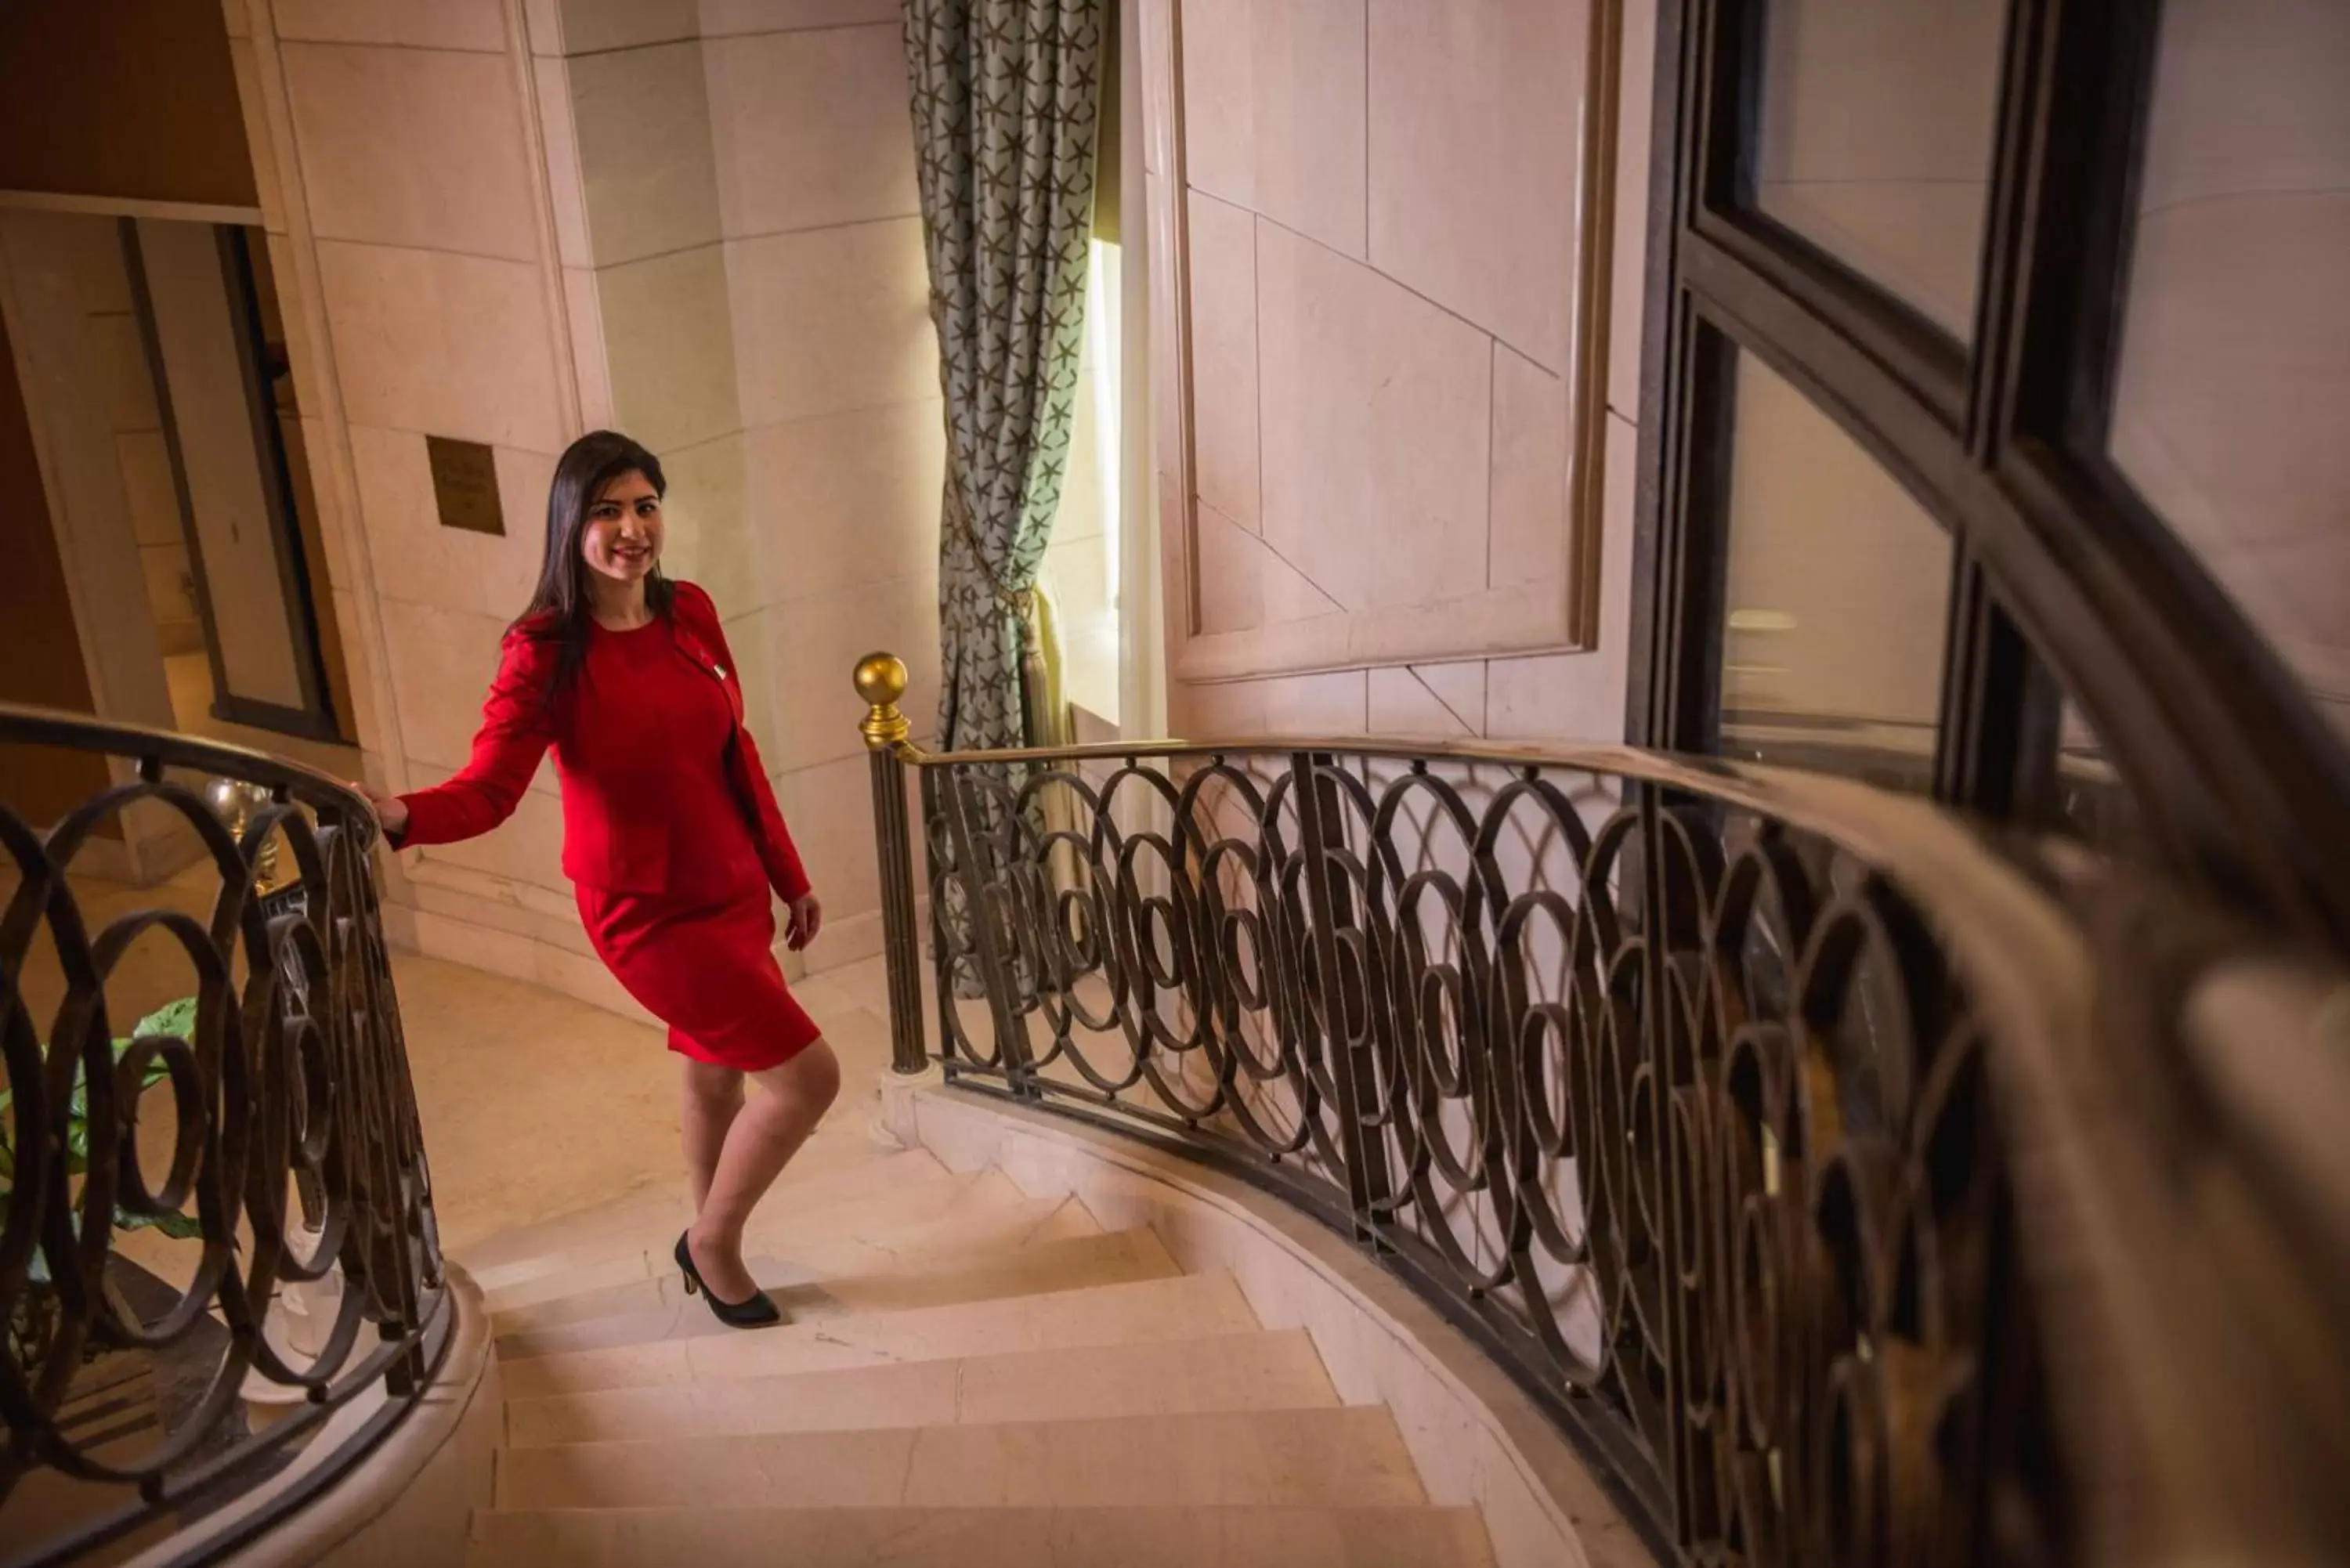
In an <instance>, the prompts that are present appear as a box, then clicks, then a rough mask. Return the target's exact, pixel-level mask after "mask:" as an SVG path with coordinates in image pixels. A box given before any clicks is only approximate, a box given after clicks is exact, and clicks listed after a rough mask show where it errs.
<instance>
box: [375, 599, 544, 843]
mask: <svg viewBox="0 0 2350 1568" xmlns="http://www.w3.org/2000/svg"><path fill="white" fill-rule="evenodd" d="M555 664H556V644H555V643H554V642H553V641H552V640H549V639H540V638H535V637H529V636H526V635H525V634H524V633H521V632H509V633H507V634H506V640H505V650H504V656H503V658H502V659H500V660H499V663H498V675H497V679H496V680H494V681H492V682H491V684H490V696H489V701H486V702H484V703H483V704H482V727H481V729H480V730H479V731H478V732H475V734H474V736H473V759H472V760H471V761H470V762H468V763H466V764H465V767H464V771H463V772H462V773H460V774H457V775H456V776H455V777H454V778H452V779H451V780H450V781H449V782H448V783H446V784H436V785H434V786H433V787H432V788H431V789H427V790H419V791H417V792H416V793H415V794H404V795H401V796H400V797H399V798H398V801H397V805H400V806H401V807H404V808H405V810H406V818H407V820H406V821H405V822H404V823H402V824H397V825H395V824H394V823H393V822H392V821H391V815H394V814H390V813H387V814H386V816H385V822H384V831H385V836H386V838H387V839H388V840H389V841H390V845H391V846H392V847H393V848H394V849H412V848H414V847H416V846H418V845H423V844H455V843H457V842H459V841H460V840H462V839H467V838H475V837H479V836H481V835H483V834H484V833H487V832H489V831H490V829H492V828H494V827H495V826H498V824H500V823H502V822H504V820H505V819H506V818H507V817H509V816H512V815H514V813H515V806H517V805H521V804H522V796H523V792H524V791H525V790H526V789H528V788H529V787H530V781H531V775H532V774H536V773H537V772H538V764H539V762H540V760H541V759H542V758H544V757H545V756H546V748H547V747H548V746H549V745H551V744H553V743H554V741H555V732H554V730H553V728H552V726H551V725H550V724H549V723H548V717H547V702H546V688H547V683H548V682H549V681H550V680H553V679H554V675H555Z"/></svg>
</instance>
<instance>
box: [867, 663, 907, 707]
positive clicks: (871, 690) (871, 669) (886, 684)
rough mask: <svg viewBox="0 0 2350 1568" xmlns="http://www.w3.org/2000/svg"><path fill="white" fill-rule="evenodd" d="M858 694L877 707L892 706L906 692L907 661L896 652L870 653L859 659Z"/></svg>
mask: <svg viewBox="0 0 2350 1568" xmlns="http://www.w3.org/2000/svg"><path fill="white" fill-rule="evenodd" d="M855 680H856V682H857V694H858V696H859V697H862V698H864V699H865V701H867V702H868V704H870V705H871V706H873V707H876V708H888V707H892V706H894V705H895V704H896V703H897V701H898V699H899V698H900V697H903V696H904V695H905V694H906V661H905V660H904V659H900V658H899V657H898V656H897V655H896V654H894V653H868V654H867V655H866V656H865V657H864V658H862V659H858V661H857V674H856V677H855Z"/></svg>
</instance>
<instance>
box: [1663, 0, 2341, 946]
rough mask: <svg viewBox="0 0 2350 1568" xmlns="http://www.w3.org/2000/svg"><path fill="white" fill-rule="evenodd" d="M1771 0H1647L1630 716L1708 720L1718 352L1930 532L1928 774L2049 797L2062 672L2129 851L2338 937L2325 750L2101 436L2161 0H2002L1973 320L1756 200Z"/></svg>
mask: <svg viewBox="0 0 2350 1568" xmlns="http://www.w3.org/2000/svg"><path fill="white" fill-rule="evenodd" d="M1766 3H1767V0H1659V16H1658V47H1657V90H1656V118H1655V130H1654V140H1653V143H1652V145H1653V146H1654V148H1655V149H1656V151H1655V155H1654V164H1653V171H1652V178H1651V185H1650V195H1649V215H1648V235H1649V241H1648V272H1647V276H1646V278H1645V279H1644V285H1645V289H1646V307H1645V312H1644V327H1643V332H1642V343H1641V378H1640V379H1641V425H1640V457H1639V467H1640V473H1639V495H1638V523H1637V528H1636V534H1635V561H1634V572H1635V578H1634V581H1635V591H1634V607H1633V628H1632V635H1633V678H1632V682H1631V691H1630V697H1629V705H1628V711H1627V730H1628V732H1629V734H1630V736H1631V738H1632V739H1633V740H1635V741H1636V742H1642V743H1646V744H1652V745H1660V746H1667V747H1670V748H1673V749H1677V750H1684V751H1691V752H1700V753H1711V752H1716V751H1719V750H1720V742H1721V734H1720V699H1721V693H1720V690H1719V670H1720V668H1721V657H1720V656H1721V635H1722V632H1721V626H1722V617H1721V609H1722V605H1721V595H1722V591H1723V568H1724V566H1725V563H1726V558H1727V552H1726V544H1727V533H1726V524H1727V514H1726V503H1727V500H1728V483H1727V482H1728V473H1729V467H1728V464H1729V453H1730V431H1731V423H1730V416H1731V412H1732V410H1731V398H1732V378H1731V366H1732V363H1733V362H1734V359H1735V357H1736V352H1737V351H1739V350H1743V351H1745V352H1749V353H1752V354H1754V355H1756V356H1757V357H1759V358H1761V359H1762V360H1763V362H1764V363H1766V364H1768V365H1769V366H1770V367H1771V368H1772V369H1773V370H1774V371H1776V372H1777V373H1779V374H1780V375H1781V376H1783V378H1785V379H1787V380H1788V381H1790V382H1792V383H1793V384H1794V386H1795V387H1796V388H1798V389H1800V390H1801V391H1802V392H1803V393H1804V395H1805V396H1806V397H1807V398H1808V399H1809V400H1811V401H1812V402H1813V403H1814V405H1815V406H1816V407H1818V408H1819V410H1821V411H1822V412H1824V413H1825V414H1826V415H1827V416H1828V417H1829V418H1831V419H1833V420H1834V421H1835V422H1836V424H1837V425H1838V426H1839V428H1841V429H1842V430H1843V431H1845V432H1846V433H1847V434H1848V435H1849V436H1851V437H1852V439H1853V440H1854V441H1856V442H1857V443H1858V444H1859V445H1860V446H1861V447H1862V448H1863V449H1864V450H1865V451H1866V452H1868V453H1869V454H1870V456H1871V457H1873V458H1874V459H1875V460H1876V461H1877V462H1880V463H1881V464H1883V465H1884V467H1885V468H1886V470H1887V472H1890V473H1891V474H1893V475H1894V476H1895V477H1896V478H1897V479H1898V480H1899V481H1900V482H1901V483H1903V484H1904V485H1905V486H1907V487H1908V490H1909V491H1910V492H1911V493H1913V494H1914V495H1915V497H1916V498H1917V499H1918V503H1919V504H1920V505H1921V506H1923V507H1924V508H1925V510H1927V511H1928V512H1929V514H1932V515H1933V516H1934V517H1935V519H1936V520H1937V521H1938V522H1939V523H1940V524H1941V525H1942V526H1944V527H1945V528H1947V529H1948V530H1949V531H1950V535H1951V540H1952V545H1953V551H1952V555H1953V561H1954V566H1953V570H1952V577H1951V592H1950V624H1949V639H1948V644H1947V652H1946V661H1945V668H1944V678H1943V684H1942V698H1941V716H1940V724H1939V746H1938V751H1937V756H1936V760H1935V767H1934V780H1935V793H1936V794H1938V795H1939V797H1940V798H1942V799H1943V800H1945V801H1947V802H1949V803H1950V804H1952V805H1957V806H1960V807H1962V808H1965V809H1968V810H1972V811H1977V812H1981V813H1982V814H1985V815H1989V816H1991V817H1994V818H1998V819H2002V820H2008V821H2013V822H2017V823H2020V824H2022V825H2024V826H2035V827H2037V826H2053V815H2052V807H2051V796H2052V794H2053V792H2054V784H2055V778H2054V759H2055V753H2056V741H2057V725H2058V721H2059V714H2060V711H2061V708H2062V706H2063V704H2064V701H2065V699H2067V698H2069V699H2071V700H2072V701H2074V702H2075V703H2077V704H2078V706H2079V708H2080V710H2081V711H2083V712H2084V713H2085V715H2086V717H2087V718H2088V720H2089V722H2090V724H2091V725H2092V727H2093V728H2094V729H2095V732H2096V733H2097V735H2098V737H2099V739H2100V740H2101V742H2103V744H2104V746H2105V748H2106V753H2107V756H2108V758H2109V760H2110V761H2111V762H2112V763H2113V764H2114V766H2115V767H2116V770H2117V772H2118V773H2119V774H2120V776H2121V778H2122V780H2123V782H2124V784H2125V786H2126V790H2127V793H2128V794H2129V797H2130V804H2131V806H2132V807H2133V809H2134V811H2135V814H2136V815H2137V818H2138V820H2139V824H2140V827H2141V829H2142V832H2143V836H2144V846H2145V847H2146V848H2147V850H2148V851H2149V852H2150V853H2151V854H2152V855H2153V856H2154V857H2157V858H2158V860H2159V861H2161V862H2162V863H2164V864H2165V865H2166V866H2167V867H2168V868H2169V869H2171V870H2172V871H2174V872H2178V873H2181V874H2184V875H2185V876H2187V877H2190V878H2192V879H2194V880H2196V881H2198V882H2199V883H2201V884H2203V885H2205V886H2207V887H2209V888H2213V889H2215V890H2218V891H2220V892H2222V893H2223V894H2225V895H2227V896H2229V897H2230V898H2233V899H2234V900H2236V901H2238V902H2240V903H2242V904H2246V905H2249V906H2251V907H2253V908H2255V909H2260V910H2262V911H2263V912H2265V913H2266V914H2268V915H2270V916H2271V917H2272V918H2273V919H2279V920H2281V921H2283V922H2285V923H2287V924H2289V925H2290V926H2292V927H2293V928H2294V929H2299V930H2301V931H2303V933H2304V934H2306V935H2308V936H2309V937H2311V938H2313V939H2314V940H2321V941H2324V942H2325V943H2327V944H2328V945H2331V946H2334V947H2337V948H2345V949H2350V833H2345V831H2344V830H2343V829H2344V825H2345V822H2350V753H2345V749H2344V747H2343V745H2342V744H2341V742H2340V741H2339V740H2338V738H2337V737H2336V735H2335V734H2334V731H2333V730H2332V728H2331V727H2330V726H2329V725H2328V724H2327V722H2326V721H2325V719H2324V716H2323V715H2322V714H2321V713H2320V712H2319V711H2317V708H2316V706H2315V704H2314V703H2313V702H2312V701H2309V699H2308V697H2307V695H2306V693H2305V692H2304V691H2303V688H2302V686H2301V684H2300V682H2299V681H2298V680H2297V679H2296V678H2295V677H2294V676H2293V673H2292V671H2291V670H2288V669H2287V668H2286V667H2285V666H2284V664H2283V663H2282V660H2281V659H2279V658H2278V657H2277V656H2276V654H2275V653H2274V652H2273V651H2272V650H2271V649H2270V648H2269V647H2268V645H2267V644H2266V643H2265V642H2264V641H2263V640H2262V639H2261V638H2260V636H2259V635H2258V634H2257V633H2256V632H2255V631H2254V630H2253V629H2252V628H2251V625H2250V624H2249V623H2248V622H2247V621H2246V619H2245V618H2244V617H2243V616H2242V614H2241V612H2240V611H2239V610H2238V609H2237V608H2236V607H2235V606H2234V605H2233V604H2232V603H2231V602H2230V599H2229V598H2228V597H2227V596H2226V595H2225V594H2224V593H2223V592H2222V591H2221V590H2220V588H2219V587H2218V586H2217V585H2216V584H2215V583H2214V582H2213V581H2212V579H2211V577H2210V575H2209V574H2208V573H2207V572H2206V571H2205V570H2204V569H2203V567H2202V566H2200V565H2199V563H2198V562H2197V560H2196V559H2195V558H2194V556H2192V555H2191V554H2190V553H2189V550H2188V549H2187V547H2186V546H2185V545H2183V544H2182V543H2181V542H2180V541H2179V540H2178V538H2177V537H2176V536H2175V535H2173V534H2172V533H2171V531H2170V530H2169V529H2168V527H2167V526H2165V525H2164V524H2163V523H2162V521H2161V519H2160V518H2159V517H2158V515H2157V514H2155V512H2154V510H2153V509H2152V508H2151V507H2150V506H2149V505H2148V504H2147V503H2146V501H2145V500H2144V498H2143V497H2141V496H2139V495H2138V494H2137V492H2136V491H2135V489H2134V488H2133V487H2132V486H2131V485H2130V484H2129V483H2128V482H2127V480H2126V478H2125V477H2124V476H2123V475H2122V474H2121V473H2120V472H2119V471H2118V470H2117V469H2116V467H2115V465H2114V464H2113V463H2112V462H2111V461H2110V460H2109V459H2108V458H2107V457H2106V434H2107V419H2108V415H2109V412H2110V410H2111V407H2112V398H2113V389H2114V379H2115V363H2116V348H2117V343H2118V338H2119V327H2120V322H2121V317H2122V307H2123V304H2124V300H2125V297H2126V296H2125V286H2126V276H2127V267H2128V260H2129V241H2130V235H2131V230H2132V223H2133V217H2134V214H2135V213H2136V210H2137V177H2138V174H2137V165H2138V161H2139V157H2140V152H2141V150H2142V146H2143V141H2144V130H2145V120H2146V114H2147V100H2148V98H2149V96H2150V90H2151V84H2152V77H2153V59H2154V51H2155V43H2156V39H2157V36H2158V28H2159V26H2160V20H2161V15H2160V13H2161V7H2160V5H2158V4H2154V3H2149V0H2012V3H2011V5H2010V6H2009V12H2008V22H2007V33H2006V38H2005V42H2004V46H2003V61H2002V82H2001V89H2000V106H1999V119H1998V130H1997V138H1996V150H1995V152H1994V155H1993V167H1992V170H1991V189H1990V195H1989V210H1988V213H1987V219H1986V225H1985V230H1986V232H1985V238H1984V242H1983V253H1982V257H1981V274H1980V275H1981V286H1980V291H1979V300H1978V305H1977V311H1976V319H1975V323H1974V333H1973V340H1972V345H1971V347H1969V346H1961V345H1960V344H1959V343H1958V342H1957V341H1956V340H1954V339H1953V338H1951V337H1949V336H1947V335H1945V334H1943V333H1941V332H1939V330H1937V329H1936V328H1935V327H1932V326H1930V325H1929V324H1928V323H1927V322H1926V321H1925V320H1924V319H1923V318H1922V317H1918V316H1917V315H1915V314H1913V313H1912V312H1910V311H1909V310H1908V309H1907V308H1906V307H1905V306H1901V305H1900V304H1898V302H1897V301H1895V300H1894V299H1893V298H1892V297H1891V296H1889V295H1887V294H1886V293H1885V292H1883V291H1882V290H1881V289H1879V288H1877V286H1873V285H1871V284H1869V283H1868V282H1866V280H1864V279H1863V278H1861V277H1860V276H1859V275H1856V274H1855V273H1853V272H1851V271H1850V270H1848V269H1846V267H1844V266H1843V265H1840V264H1838V263H1837V262H1835V261H1834V260H1833V259H1831V258H1830V257H1828V256H1827V255H1826V254H1825V253H1824V252H1822V251H1820V250H1818V249H1816V248H1815V247H1814V246H1813V245H1811V244H1808V243H1806V242H1805V241H1804V240H1803V239H1802V238H1801V237H1799V236H1798V235H1796V234H1794V232H1793V231H1791V230H1788V229H1784V228H1782V227H1780V226H1779V225H1777V224H1775V223H1772V222H1770V221H1769V220H1767V219H1765V218H1763V217H1762V216H1760V215H1759V214H1758V213H1756V212H1755V211H1754V209H1753V206H1752V202H1751V200H1750V193H1751V191H1752V150H1753V146H1754V141H1755V136H1754V129H1755V126H1756V124H1757V120H1756V117H1755V112H1754V110H1755V105H1756V101H1757V99H1758V96H1759V94H1758V90H1757V88H1758V85H1759V63H1760V58H1761V53H1762V50H1761V47H1760V46H1761V40H1762V33H1761V28H1760V25H1759V20H1760V17H1761V16H1762V13H1763V5H1764V4H1766ZM2060 84H2061V85H2060ZM1627 282H1628V280H1627Z"/></svg>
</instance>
